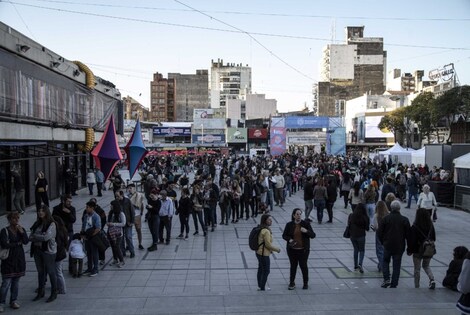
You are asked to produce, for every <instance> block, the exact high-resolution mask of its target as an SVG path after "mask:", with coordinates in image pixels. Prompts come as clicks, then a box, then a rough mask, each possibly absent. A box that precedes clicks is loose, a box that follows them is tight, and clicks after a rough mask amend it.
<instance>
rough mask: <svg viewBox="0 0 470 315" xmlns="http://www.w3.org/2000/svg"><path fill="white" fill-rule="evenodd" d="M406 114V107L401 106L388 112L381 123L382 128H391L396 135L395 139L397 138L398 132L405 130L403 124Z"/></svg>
mask: <svg viewBox="0 0 470 315" xmlns="http://www.w3.org/2000/svg"><path fill="white" fill-rule="evenodd" d="M405 114H406V108H405V107H401V108H397V109H396V110H394V111H392V112H390V113H388V114H386V115H385V116H384V117H382V119H381V120H380V123H379V128H380V129H385V128H386V129H388V130H390V131H391V132H392V133H393V135H394V137H395V141H396V139H397V133H399V132H405V125H404V124H403V122H404V119H405Z"/></svg>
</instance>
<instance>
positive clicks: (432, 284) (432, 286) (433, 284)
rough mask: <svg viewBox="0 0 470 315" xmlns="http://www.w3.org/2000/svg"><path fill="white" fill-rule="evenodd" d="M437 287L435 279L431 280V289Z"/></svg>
mask: <svg viewBox="0 0 470 315" xmlns="http://www.w3.org/2000/svg"><path fill="white" fill-rule="evenodd" d="M435 288H436V282H435V281H434V280H431V281H429V290H434V289H435Z"/></svg>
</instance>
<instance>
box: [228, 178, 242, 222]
mask: <svg viewBox="0 0 470 315" xmlns="http://www.w3.org/2000/svg"><path fill="white" fill-rule="evenodd" d="M231 195H232V198H231V200H230V204H231V207H232V223H237V222H238V219H240V196H241V195H242V190H241V188H240V185H238V181H237V180H233V181H232V190H231Z"/></svg>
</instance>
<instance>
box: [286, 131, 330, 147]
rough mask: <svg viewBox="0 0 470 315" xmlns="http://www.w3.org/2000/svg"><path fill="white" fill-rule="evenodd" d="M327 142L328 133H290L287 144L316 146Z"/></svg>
mask: <svg viewBox="0 0 470 315" xmlns="http://www.w3.org/2000/svg"><path fill="white" fill-rule="evenodd" d="M325 142H326V133H325V132H323V131H320V132H288V133H287V144H289V145H292V144H295V145H315V144H320V143H325Z"/></svg>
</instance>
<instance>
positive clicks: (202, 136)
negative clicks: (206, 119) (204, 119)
mask: <svg viewBox="0 0 470 315" xmlns="http://www.w3.org/2000/svg"><path fill="white" fill-rule="evenodd" d="M201 143H202V145H204V124H201Z"/></svg>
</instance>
